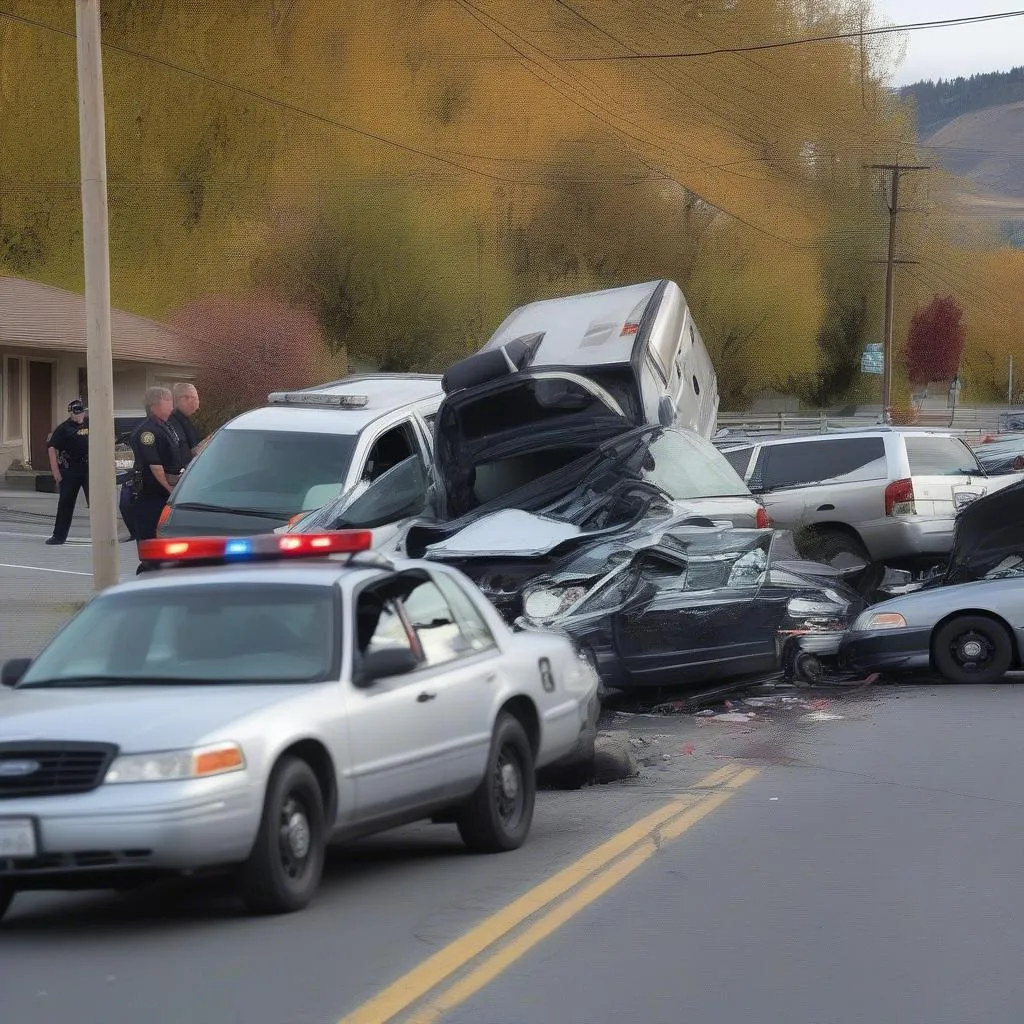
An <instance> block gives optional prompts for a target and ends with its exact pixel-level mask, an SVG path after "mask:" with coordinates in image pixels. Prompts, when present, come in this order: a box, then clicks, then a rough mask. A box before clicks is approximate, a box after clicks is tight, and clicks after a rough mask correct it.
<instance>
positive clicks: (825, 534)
mask: <svg viewBox="0 0 1024 1024" xmlns="http://www.w3.org/2000/svg"><path fill="white" fill-rule="evenodd" d="M807 534H808V535H807V538H806V540H805V541H804V542H803V544H801V547H802V548H803V549H804V552H805V553H806V557H810V558H813V559H814V560H815V561H817V562H824V563H825V564H826V565H828V564H830V563H831V562H832V560H833V559H834V558H836V557H837V556H839V555H852V556H853V557H854V558H857V559H859V560H860V561H862V562H864V563H868V562H870V561H871V556H870V555H869V554H868V549H867V548H866V547H864V545H863V544H862V543H861V541H860V539H859V538H858V537H855V536H854V535H853V534H851V533H847V532H846V531H845V530H830V529H824V530H815V529H814V528H813V527H812V528H809V529H808V531H807Z"/></svg>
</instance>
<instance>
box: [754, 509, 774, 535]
mask: <svg viewBox="0 0 1024 1024" xmlns="http://www.w3.org/2000/svg"><path fill="white" fill-rule="evenodd" d="M755 523H756V525H757V528H758V529H759V530H770V529H771V527H772V517H771V516H770V515H768V513H767V512H766V511H765V510H764V509H763V508H762V507H761V506H760V505H758V506H757V518H756V520H755Z"/></svg>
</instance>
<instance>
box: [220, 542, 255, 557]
mask: <svg viewBox="0 0 1024 1024" xmlns="http://www.w3.org/2000/svg"><path fill="white" fill-rule="evenodd" d="M251 554H252V541H251V540H250V539H249V538H248V537H243V538H241V539H239V540H229V541H228V542H227V543H226V544H225V545H224V557H225V558H231V557H232V556H235V557H242V558H244V557H245V556H246V555H251Z"/></svg>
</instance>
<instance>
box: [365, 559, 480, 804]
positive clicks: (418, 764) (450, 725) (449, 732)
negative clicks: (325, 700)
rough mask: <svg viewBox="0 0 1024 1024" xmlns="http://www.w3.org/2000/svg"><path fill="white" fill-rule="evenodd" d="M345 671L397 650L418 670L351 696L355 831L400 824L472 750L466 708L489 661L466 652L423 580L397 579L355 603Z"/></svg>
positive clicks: (442, 790) (475, 742) (451, 779)
mask: <svg viewBox="0 0 1024 1024" xmlns="http://www.w3.org/2000/svg"><path fill="white" fill-rule="evenodd" d="M351 622H352V636H353V638H354V641H355V642H354V644H353V648H354V656H353V671H354V672H355V673H358V671H359V666H360V663H361V661H362V659H363V658H364V657H365V656H366V655H367V654H368V653H371V652H373V651H375V650H380V649H383V648H386V647H404V648H406V649H408V650H410V651H411V652H412V653H413V654H414V655H415V656H416V657H417V659H418V661H419V666H420V667H419V668H418V669H416V670H414V671H412V672H409V673H408V674H406V675H402V676H396V677H392V678H389V679H382V680H378V681H376V682H374V683H373V684H372V685H369V686H366V687H358V686H354V687H353V695H352V700H351V702H350V715H349V736H350V743H351V747H352V766H353V767H352V772H353V778H354V781H355V792H356V813H357V816H358V818H359V819H360V820H361V821H372V820H374V819H380V818H387V817H391V816H395V815H402V814H404V813H406V812H408V811H410V810H412V809H415V808H418V807H424V806H427V805H431V804H436V803H439V802H442V801H444V800H445V799H447V798H450V797H451V796H452V794H453V793H454V792H455V791H456V789H457V785H456V777H457V774H458V772H457V770H456V768H455V766H456V765H457V764H458V763H459V762H460V761H461V760H462V759H464V758H465V757H466V756H467V752H472V751H473V749H474V748H475V747H479V745H480V743H481V742H482V740H481V735H480V734H481V731H484V732H487V733H488V735H487V739H488V741H489V728H483V730H482V727H481V725H480V723H479V721H477V718H478V717H479V712H478V711H477V712H474V711H473V710H471V709H470V708H467V707H466V706H465V701H464V698H465V695H466V693H467V692H471V690H472V686H473V684H479V685H486V683H487V678H488V674H489V673H490V672H491V671H493V665H494V658H493V655H490V654H488V653H482V654H481V653H478V652H477V651H475V650H473V648H472V646H471V645H470V644H468V643H467V641H466V639H465V638H464V637H463V635H462V632H461V630H460V628H459V626H458V624H457V622H456V620H455V616H454V614H453V612H452V610H451V608H450V606H449V605H448V603H447V601H446V600H445V598H444V596H443V595H442V594H441V592H440V590H439V589H438V588H437V586H436V584H435V583H434V582H433V580H432V579H431V578H430V577H429V576H428V575H427V574H426V573H424V572H422V571H417V572H412V573H403V574H396V575H394V576H391V577H389V578H388V580H387V581H386V583H384V584H381V585H378V586H370V587H365V588H363V590H361V591H360V592H359V593H358V594H357V595H356V596H355V598H354V609H353V612H352V619H351Z"/></svg>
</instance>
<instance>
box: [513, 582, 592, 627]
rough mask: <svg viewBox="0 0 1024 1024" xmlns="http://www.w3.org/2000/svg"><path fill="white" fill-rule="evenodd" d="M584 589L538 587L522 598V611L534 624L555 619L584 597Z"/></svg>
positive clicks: (585, 592) (578, 587)
mask: <svg viewBox="0 0 1024 1024" xmlns="http://www.w3.org/2000/svg"><path fill="white" fill-rule="evenodd" d="M586 594H587V590H586V587H580V586H572V587H538V588H537V589H536V590H531V591H529V592H528V593H527V594H526V595H525V596H524V598H523V611H524V612H526V615H527V618H530V619H533V621H534V622H547V621H549V620H551V619H557V618H558V616H559V615H561V614H563V613H564V612H567V611H568V610H569V609H570V608H571V607H572V606H573V605H574V604H576V603H577V602H578V601H582V600H583V598H584V597H586Z"/></svg>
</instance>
